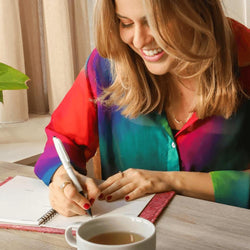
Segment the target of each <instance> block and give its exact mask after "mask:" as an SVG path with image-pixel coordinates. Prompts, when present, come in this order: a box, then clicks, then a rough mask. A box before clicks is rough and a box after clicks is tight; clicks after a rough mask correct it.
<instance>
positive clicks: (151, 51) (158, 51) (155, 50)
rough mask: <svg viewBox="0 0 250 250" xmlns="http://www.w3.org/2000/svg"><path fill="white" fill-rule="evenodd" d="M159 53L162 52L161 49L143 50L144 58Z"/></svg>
mask: <svg viewBox="0 0 250 250" xmlns="http://www.w3.org/2000/svg"><path fill="white" fill-rule="evenodd" d="M160 52H162V49H161V48H158V49H152V50H143V53H144V54H145V55H146V56H155V55H157V54H159V53H160Z"/></svg>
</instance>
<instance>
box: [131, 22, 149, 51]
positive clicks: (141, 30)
mask: <svg viewBox="0 0 250 250" xmlns="http://www.w3.org/2000/svg"><path fill="white" fill-rule="evenodd" d="M152 40H153V36H152V35H151V32H150V29H149V27H148V26H146V27H145V26H136V27H135V29H134V37H133V45H134V47H135V48H137V49H141V48H143V47H144V46H145V45H147V44H149V43H150V42H152Z"/></svg>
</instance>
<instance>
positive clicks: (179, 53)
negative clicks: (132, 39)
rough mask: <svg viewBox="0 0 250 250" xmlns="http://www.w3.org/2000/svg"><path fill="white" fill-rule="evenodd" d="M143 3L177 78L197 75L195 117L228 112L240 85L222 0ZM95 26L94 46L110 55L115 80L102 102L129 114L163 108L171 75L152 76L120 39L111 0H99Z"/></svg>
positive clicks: (236, 101)
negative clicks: (173, 66) (171, 60)
mask: <svg viewBox="0 0 250 250" xmlns="http://www.w3.org/2000/svg"><path fill="white" fill-rule="evenodd" d="M144 3H145V8H146V13H147V19H148V23H149V26H150V29H151V31H152V33H153V35H154V38H155V40H156V42H157V44H158V45H159V46H160V47H161V48H162V49H163V50H164V51H165V52H166V53H167V54H169V55H171V56H173V57H174V58H175V59H176V61H177V63H176V66H175V68H174V69H173V71H174V74H175V76H177V77H184V78H191V77H196V78H197V79H198V82H199V85H198V90H197V95H198V101H197V103H196V106H195V111H196V113H197V115H198V117H199V118H205V117H208V116H211V115H221V116H223V117H225V118H228V117H229V116H231V115H232V113H233V112H234V111H235V110H236V109H237V107H238V104H239V92H240V85H239V82H238V81H237V79H236V77H235V74H234V68H235V64H237V55H236V50H235V48H234V40H233V35H232V31H231V28H230V21H229V20H228V19H227V18H226V17H225V15H224V12H223V9H222V6H221V3H220V0H196V1H193V0H174V1H173V0H164V1H163V0H144ZM94 25H95V41H96V47H97V50H98V52H99V53H100V55H101V56H103V57H106V58H109V59H110V61H111V65H112V72H113V78H114V82H113V84H112V85H111V86H110V87H108V88H106V89H104V91H103V95H102V96H101V100H102V101H104V100H105V103H106V105H117V106H118V107H119V108H120V109H122V114H123V115H125V116H129V117H131V118H134V117H137V116H138V115H140V114H147V113H150V112H152V111H156V112H162V110H163V109H164V107H166V105H168V102H169V99H170V96H171V81H172V77H171V75H170V74H166V75H164V76H156V75H153V74H151V73H150V72H149V71H148V70H147V68H146V67H145V64H144V62H143V60H142V59H141V57H140V56H139V55H137V54H136V53H135V52H134V51H132V49H130V48H129V47H128V46H127V45H126V44H125V43H123V42H122V40H121V38H120V34H119V21H118V19H117V17H116V13H115V3H114V1H111V0H98V1H97V4H96V6H95V14H94Z"/></svg>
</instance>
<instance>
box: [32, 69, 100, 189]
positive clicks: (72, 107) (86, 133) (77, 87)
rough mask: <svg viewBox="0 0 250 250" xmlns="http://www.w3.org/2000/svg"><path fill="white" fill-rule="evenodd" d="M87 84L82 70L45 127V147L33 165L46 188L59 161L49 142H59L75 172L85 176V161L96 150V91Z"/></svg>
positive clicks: (87, 80) (52, 145)
mask: <svg viewBox="0 0 250 250" xmlns="http://www.w3.org/2000/svg"><path fill="white" fill-rule="evenodd" d="M93 86H94V84H93V83H91V84H90V82H89V79H88V76H87V74H86V69H83V70H82V71H81V72H80V73H79V75H78V77H77V78H76V80H75V82H74V84H73V86H72V87H71V89H70V90H69V92H68V93H67V94H66V96H65V97H64V99H63V101H62V102H61V103H60V105H59V106H58V108H57V109H56V110H55V111H54V113H53V114H52V116H51V121H50V123H49V125H48V126H47V127H46V129H45V132H46V134H47V143H46V145H45V149H44V152H43V154H42V155H41V156H40V158H39V159H38V161H37V163H36V165H35V170H34V171H35V174H36V175H37V176H38V177H39V178H40V179H42V180H43V181H44V183H45V184H46V185H49V183H50V180H51V177H52V176H53V174H54V172H55V171H56V170H57V168H58V167H59V166H60V165H61V161H60V159H59V157H58V155H57V153H56V150H55V147H54V144H53V141H52V138H53V136H56V137H58V138H60V139H61V140H62V142H63V144H64V146H65V149H66V151H67V153H68V155H69V157H70V159H71V161H72V165H73V166H74V167H75V169H76V170H77V171H79V172H80V173H82V174H86V161H88V159H90V158H91V157H92V156H93V155H94V154H95V151H96V149H97V147H98V125H97V107H96V104H95V101H94V100H95V99H96V89H94V87H93Z"/></svg>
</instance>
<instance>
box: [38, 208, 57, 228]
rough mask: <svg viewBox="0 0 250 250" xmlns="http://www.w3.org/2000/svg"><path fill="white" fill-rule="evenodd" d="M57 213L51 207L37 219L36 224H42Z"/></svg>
mask: <svg viewBox="0 0 250 250" xmlns="http://www.w3.org/2000/svg"><path fill="white" fill-rule="evenodd" d="M56 214H57V212H56V210H55V209H53V208H51V209H50V210H49V211H48V212H47V213H46V214H44V215H43V216H42V217H41V218H39V219H38V225H41V224H44V223H46V222H47V221H49V220H51V219H52V218H53V217H54V216H55V215H56Z"/></svg>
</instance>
